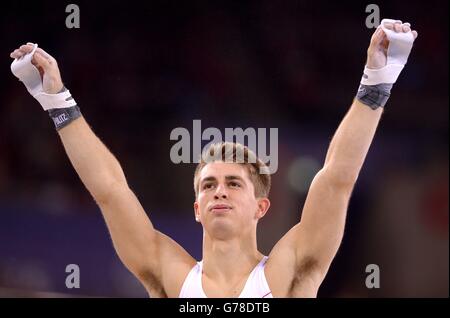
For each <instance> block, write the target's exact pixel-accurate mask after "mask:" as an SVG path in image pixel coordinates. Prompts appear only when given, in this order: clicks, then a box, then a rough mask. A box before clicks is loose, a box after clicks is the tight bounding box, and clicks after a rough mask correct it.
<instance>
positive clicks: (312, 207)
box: [272, 21, 417, 297]
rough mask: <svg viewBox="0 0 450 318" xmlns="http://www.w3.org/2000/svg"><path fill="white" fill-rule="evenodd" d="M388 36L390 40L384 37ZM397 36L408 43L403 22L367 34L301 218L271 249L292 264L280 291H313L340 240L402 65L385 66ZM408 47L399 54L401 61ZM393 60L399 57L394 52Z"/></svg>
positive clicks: (296, 293)
mask: <svg viewBox="0 0 450 318" xmlns="http://www.w3.org/2000/svg"><path fill="white" fill-rule="evenodd" d="M392 22H394V21H392ZM382 23H383V22H382ZM389 32H392V33H393V34H389ZM388 35H390V36H393V37H394V38H392V37H389V38H388V37H387V36H388ZM399 35H405V36H408V35H409V36H410V37H411V38H409V39H406V40H405V39H403V38H401V37H400V40H401V41H404V43H403V42H402V43H401V45H403V46H405V45H404V44H405V43H406V44H407V42H408V41H409V42H410V45H411V46H412V42H413V40H414V39H415V38H416V37H417V32H416V31H412V32H411V29H410V26H409V24H401V23H395V24H394V23H390V22H387V23H386V25H385V28H384V30H383V29H382V28H381V27H379V28H378V29H377V30H376V31H375V33H374V34H373V36H372V39H371V43H370V46H369V49H368V51H367V64H366V68H365V70H364V75H363V79H362V81H361V86H360V88H359V90H358V93H357V95H356V98H355V99H354V101H353V103H352V105H351V107H350V110H349V111H348V112H347V114H346V115H345V117H344V119H343V120H342V122H341V123H340V125H339V127H338V129H337V131H336V133H335V135H334V136H333V138H332V141H331V144H330V147H329V149H328V152H327V155H326V159H325V164H324V166H323V168H322V169H321V170H320V171H319V172H318V173H317V175H316V176H315V178H314V179H313V181H312V183H311V186H310V189H309V192H308V195H307V198H306V202H305V205H304V207H303V211H302V217H301V221H300V223H298V224H297V225H296V226H294V227H293V228H292V229H291V230H290V231H289V232H288V233H287V234H286V235H285V237H283V238H282V239H281V240H280V242H279V243H278V244H277V245H276V246H275V248H274V250H273V252H272V253H273V254H274V256H275V257H276V258H280V259H283V261H284V262H285V263H287V264H289V265H291V267H293V270H292V271H286V272H287V273H288V274H287V276H289V275H290V276H289V277H288V280H292V281H294V282H296V283H297V285H296V287H295V288H293V289H291V290H290V291H286V292H288V293H289V292H290V293H291V295H293V296H310V297H314V296H315V295H316V293H317V290H318V288H319V286H320V284H321V283H322V281H323V279H324V277H325V275H326V273H327V271H328V269H329V266H330V264H331V262H332V260H333V258H334V256H335V255H336V253H337V250H338V248H339V245H340V244H341V241H342V237H343V233H344V225H345V219H346V214H347V207H348V203H349V200H350V196H351V193H352V190H353V187H354V185H355V183H356V181H357V178H358V175H359V173H360V170H361V167H362V165H363V163H364V160H365V158H366V156H367V153H368V150H369V147H370V145H371V143H372V140H373V138H374V135H375V131H376V129H377V126H378V123H379V121H380V118H381V115H382V112H383V106H384V104H385V103H386V101H387V98H388V97H389V94H390V89H391V87H392V84H393V83H394V82H395V80H396V79H397V76H398V75H399V73H400V71H401V69H402V68H403V66H401V67H400V66H399V64H392V65H390V64H389V63H390V62H391V60H390V58H392V56H390V54H391V51H389V49H388V47H389V46H390V45H395V43H393V41H397V40H398V38H396V36H397V37H398V36H399ZM388 39H391V42H390V41H389V40H388ZM397 44H398V43H397ZM411 46H410V47H409V50H410V49H411ZM409 50H407V52H405V53H404V54H406V57H405V58H404V62H405V63H406V59H407V57H408V56H407V55H408V54H409ZM396 52H397V53H398V50H397V51H396ZM392 54H394V53H392ZM396 58H397V61H400V59H399V57H398V56H396ZM397 63H398V62H397Z"/></svg>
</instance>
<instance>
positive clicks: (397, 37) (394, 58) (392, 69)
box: [361, 19, 414, 85]
mask: <svg viewBox="0 0 450 318" xmlns="http://www.w3.org/2000/svg"><path fill="white" fill-rule="evenodd" d="M386 22H388V23H395V22H400V23H401V21H399V20H392V19H383V20H382V21H381V23H380V26H379V28H382V29H383V31H384V33H385V34H386V36H387V38H388V40H389V46H388V50H387V61H386V66H384V67H382V68H379V69H369V68H367V66H366V67H365V68H364V74H363V77H362V78H361V84H363V85H377V84H394V83H395V82H396V81H397V78H398V76H399V75H400V73H401V71H402V70H403V67H404V66H405V64H406V62H407V61H408V56H409V53H410V52H411V49H412V46H413V42H414V35H413V34H412V31H411V30H410V31H408V32H406V33H405V32H395V31H393V30H389V29H387V28H386V27H385V26H384V23H386Z"/></svg>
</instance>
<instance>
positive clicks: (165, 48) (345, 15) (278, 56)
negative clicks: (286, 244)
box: [0, 0, 449, 297]
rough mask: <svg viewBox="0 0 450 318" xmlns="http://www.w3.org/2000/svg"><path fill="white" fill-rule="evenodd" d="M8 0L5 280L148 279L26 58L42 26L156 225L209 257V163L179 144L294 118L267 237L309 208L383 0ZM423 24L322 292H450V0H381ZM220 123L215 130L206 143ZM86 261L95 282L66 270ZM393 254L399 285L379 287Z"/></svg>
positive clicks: (282, 137) (103, 285)
mask: <svg viewBox="0 0 450 318" xmlns="http://www.w3.org/2000/svg"><path fill="white" fill-rule="evenodd" d="M69 3H70V2H64V1H62V2H58V3H55V2H28V1H27V2H15V3H13V4H11V3H9V4H8V3H3V4H2V5H1V6H2V10H1V13H0V17H1V20H0V30H1V32H2V36H1V39H2V41H1V44H0V50H1V51H0V53H1V54H0V57H1V58H0V69H1V70H3V71H2V72H1V75H0V76H1V78H2V79H1V83H2V85H0V96H1V99H2V103H1V106H0V296H9V297H10V296H30V297H46V296H64V295H69V296H74V295H83V296H102V297H103V296H106V297H108V296H112V297H146V296H147V294H146V292H145V290H144V289H143V287H141V286H140V285H139V283H138V282H137V280H136V279H134V278H133V277H132V276H131V274H129V273H128V272H127V271H126V269H125V268H124V267H123V266H122V264H121V263H120V261H119V259H118V257H117V256H116V255H115V252H114V250H113V247H112V244H111V241H110V238H109V234H108V232H107V229H106V226H105V225H104V223H103V219H102V217H101V214H100V211H99V210H98V208H97V207H96V205H95V203H94V201H93V200H92V199H91V197H90V196H89V193H88V192H87V190H86V189H85V188H84V187H83V185H82V183H81V182H80V180H79V178H78V176H77V175H76V173H75V172H74V170H73V169H72V167H71V165H70V163H69V161H68V159H67V158H66V155H65V153H64V150H63V148H62V146H61V144H60V141H59V138H58V136H57V134H56V132H55V130H54V128H53V123H52V122H51V120H50V119H49V118H48V116H47V114H46V113H44V112H43V111H42V108H41V107H40V106H39V104H38V103H37V101H35V100H34V99H33V98H32V97H31V96H30V95H29V94H28V93H27V91H26V89H25V88H24V87H23V85H22V84H21V83H20V82H18V81H17V79H16V78H15V77H14V76H13V75H12V74H11V72H10V63H11V61H12V60H11V59H10V58H9V53H10V52H11V51H13V50H14V49H15V48H16V47H18V46H19V45H20V44H23V43H26V42H28V41H31V42H36V43H38V44H39V46H40V47H42V48H44V49H45V50H46V51H47V52H49V53H50V54H52V55H53V56H54V57H55V58H56V59H57V61H58V64H59V67H60V70H61V73H62V77H63V80H64V83H65V85H66V86H67V87H68V88H69V89H70V91H71V93H72V95H73V96H74V97H75V100H76V101H77V103H78V104H79V105H80V107H81V109H82V112H83V114H84V116H85V117H86V119H87V121H88V122H89V123H90V124H91V126H92V127H93V129H94V131H95V132H96V134H97V135H98V136H99V137H100V138H101V139H102V140H103V142H104V143H105V144H106V145H107V146H108V147H109V149H110V150H111V151H112V152H113V153H114V154H115V155H116V157H117V158H118V160H119V161H120V162H121V164H122V166H123V169H124V171H125V174H126V176H127V179H128V182H129V184H130V186H131V187H132V189H133V190H134V191H135V193H136V194H137V196H138V197H139V199H140V201H141V203H142V204H143V206H144V208H145V209H146V211H147V213H148V214H149V216H150V217H151V220H152V222H153V223H154V225H155V227H156V228H158V229H160V230H161V231H162V232H164V233H166V234H168V235H170V236H171V237H172V238H174V239H175V240H177V241H178V242H179V243H180V244H181V245H182V246H184V247H185V248H186V249H187V250H188V251H189V252H190V253H191V254H192V255H193V256H194V257H195V258H197V259H201V239H202V229H201V227H200V226H199V225H198V224H197V223H195V220H194V217H193V209H192V204H193V201H194V192H193V187H192V180H193V172H194V169H195V164H193V163H192V164H179V165H176V164H174V163H172V162H171V160H170V157H169V153H170V149H171V147H172V145H173V144H174V143H175V142H174V141H171V140H170V139H169V136H170V132H171V131H172V130H173V129H174V128H176V127H185V128H187V129H188V130H189V131H190V132H191V134H192V121H193V120H194V119H200V120H201V124H202V129H206V128H207V127H217V128H219V129H220V130H221V131H222V133H224V128H226V127H230V128H235V127H242V128H247V127H253V128H267V130H268V129H269V128H278V132H279V154H278V160H279V168H278V171H277V172H276V173H275V174H274V175H273V176H272V178H273V187H272V191H271V196H270V198H271V201H272V207H271V209H270V211H269V213H268V215H266V217H265V218H264V219H263V220H262V221H261V222H260V225H259V230H258V241H259V244H260V248H261V251H262V252H264V253H269V251H270V249H271V248H272V247H273V245H274V244H275V243H276V242H277V241H278V240H279V239H280V238H281V236H282V235H283V234H284V233H285V232H287V231H288V230H289V229H290V227H292V226H293V225H294V224H295V223H297V222H298V221H299V217H300V211H301V208H302V206H303V203H304V200H305V197H306V193H307V189H308V186H309V183H310V181H311V178H312V177H313V175H314V173H315V172H316V171H317V170H318V169H320V167H321V165H322V164H323V161H324V158H325V154H326V151H327V147H328V144H329V141H330V140H331V137H332V136H333V134H334V132H335V130H336V128H337V127H338V125H339V123H340V121H341V120H342V118H343V116H344V115H345V113H346V112H347V110H348V108H349V106H350V104H351V102H352V99H353V97H354V95H355V92H356V90H357V88H358V85H359V81H360V78H361V74H362V70H363V68H364V63H365V59H366V50H367V47H368V45H369V40H370V36H371V34H372V33H373V31H374V30H373V29H368V28H367V27H366V26H365V20H366V17H367V16H368V15H369V13H366V12H365V8H366V6H367V5H368V4H369V3H370V2H368V3H365V2H360V3H359V4H358V3H357V2H355V3H354V2H350V3H345V4H343V3H338V2H325V1H311V2H309V1H308V2H306V1H268V0H264V1H226V2H225V1H223V2H216V1H204V2H200V1H149V2H143V1H142V2H134V1H120V2H119V1H118V2H114V1H113V2H109V1H108V2H95V3H94V2H93V1H77V2H75V3H76V4H77V5H78V6H79V8H80V13H81V15H80V17H81V24H80V28H79V29H68V28H66V26H65V19H66V17H67V15H68V14H69V13H66V12H65V8H66V6H67V5H68V4H69ZM377 4H378V5H379V7H380V11H381V18H385V17H386V18H396V19H402V20H403V21H404V22H405V21H408V22H410V23H411V24H412V26H413V29H416V30H418V32H419V38H418V39H417V41H416V42H415V44H414V48H413V50H412V53H411V55H410V58H409V61H408V64H407V66H406V67H405V69H404V70H403V72H402V74H401V75H400V78H399V80H398V81H397V83H396V84H395V85H394V88H393V90H392V96H391V98H390V100H389V102H388V104H387V106H386V111H385V113H384V115H383V118H382V120H381V122H380V125H379V129H378V131H377V134H376V137H375V140H374V142H373V144H372V146H371V149H370V152H369V155H368V158H367V160H366V162H365V165H364V167H363V170H362V172H361V174H360V177H359V180H358V183H357V185H356V187H355V190H354V193H353V196H352V199H351V202H350V206H349V210H348V219H347V227H346V233H345V237H344V241H343V244H342V246H341V248H340V250H339V252H338V255H337V257H336V259H335V261H334V262H333V264H332V266H331V268H330V271H329V274H328V276H327V277H326V279H325V281H324V282H323V284H322V287H321V289H320V290H319V297H448V201H449V200H448V56H449V52H448V2H447V1H426V2H410V1H389V2H377ZM206 142H207V141H205V142H204V143H206ZM68 264H77V265H79V267H80V270H81V288H80V289H72V290H69V289H67V288H66V287H65V278H66V275H68V274H66V273H65V268H66V265H68ZM368 264H377V265H378V266H379V268H380V273H381V276H380V277H381V288H379V289H367V288H366V286H365V279H366V275H368V274H367V273H366V272H365V268H366V266H367V265H368Z"/></svg>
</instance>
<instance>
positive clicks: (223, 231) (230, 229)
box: [206, 218, 236, 240]
mask: <svg viewBox="0 0 450 318" xmlns="http://www.w3.org/2000/svg"><path fill="white" fill-rule="evenodd" d="M235 230H236V228H235V226H233V224H232V223H231V222H230V221H229V220H224V219H217V218H216V219H215V220H212V222H211V223H210V224H209V227H208V229H207V230H206V231H207V232H208V234H209V236H210V237H211V238H214V239H219V240H225V239H228V238H231V237H233V235H234V234H235V232H236V231H235Z"/></svg>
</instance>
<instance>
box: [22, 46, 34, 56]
mask: <svg viewBox="0 0 450 318" xmlns="http://www.w3.org/2000/svg"><path fill="white" fill-rule="evenodd" d="M19 50H20V51H22V52H23V53H25V54H28V53H30V52H31V51H33V46H31V45H21V46H20V47H19Z"/></svg>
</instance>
